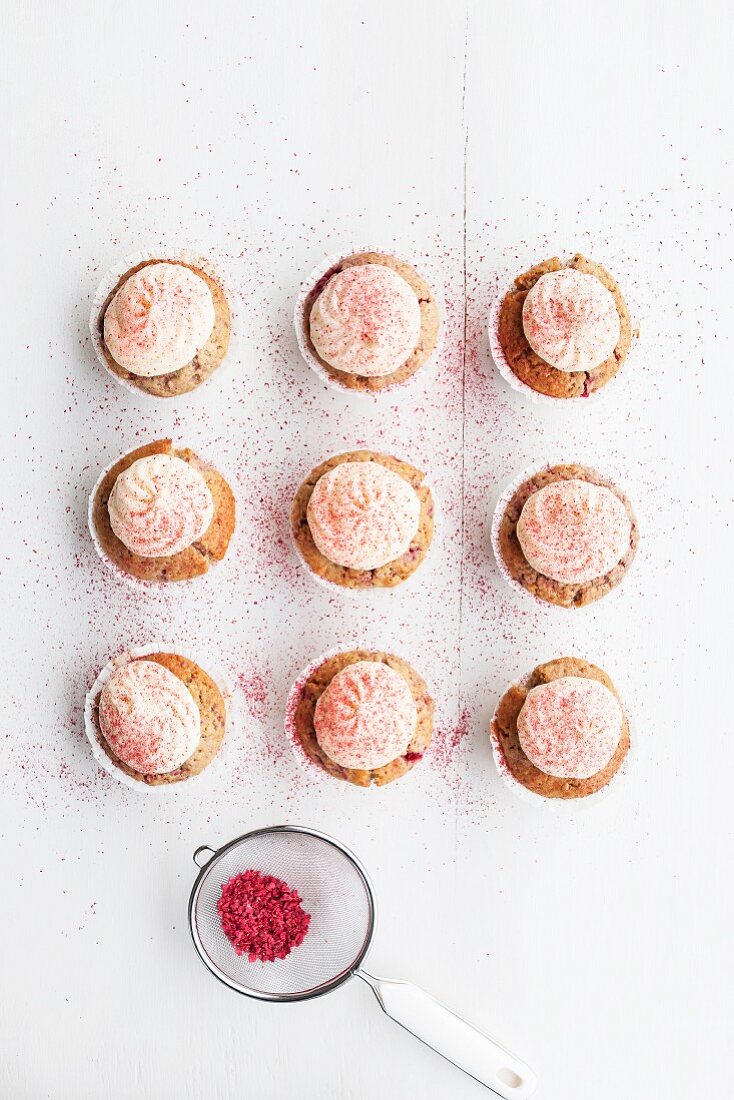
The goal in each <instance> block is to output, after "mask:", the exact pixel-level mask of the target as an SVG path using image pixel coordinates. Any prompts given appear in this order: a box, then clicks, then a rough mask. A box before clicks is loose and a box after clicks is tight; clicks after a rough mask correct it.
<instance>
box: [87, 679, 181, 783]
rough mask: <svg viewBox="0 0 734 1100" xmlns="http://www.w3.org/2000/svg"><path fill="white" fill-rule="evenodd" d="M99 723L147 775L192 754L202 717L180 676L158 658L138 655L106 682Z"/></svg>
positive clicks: (131, 762)
mask: <svg viewBox="0 0 734 1100" xmlns="http://www.w3.org/2000/svg"><path fill="white" fill-rule="evenodd" d="M99 725H100V729H101V730H102V733H103V735H104V737H105V740H106V741H107V743H108V744H109V746H110V748H111V749H112V751H113V752H114V753H115V755H116V756H118V757H119V758H120V760H122V761H123V762H124V763H125V764H127V765H128V766H129V767H130V768H133V769H134V770H135V771H137V772H140V773H141V774H143V775H160V774H162V773H164V772H171V771H174V770H175V769H176V768H178V767H180V766H181V764H183V763H184V761H185V760H188V758H189V756H191V754H192V753H193V751H194V749H195V748H196V746H197V744H198V742H199V736H200V731H201V717H200V714H199V709H198V707H197V705H196V702H195V700H194V697H193V696H192V694H191V692H190V691H189V690H188V688H187V687H186V685H185V684H184V683H183V681H182V680H179V678H178V677H177V676H175V675H174V674H173V673H172V672H170V671H169V670H168V669H167V668H164V667H163V665H160V664H158V662H157V661H145V660H134V661H129V662H128V663H127V664H124V665H122V666H121V667H120V668H117V669H115V671H114V672H113V673H112V675H111V676H110V678H109V680H108V681H107V683H106V684H105V685H104V687H103V688H102V692H101V694H100V698H99Z"/></svg>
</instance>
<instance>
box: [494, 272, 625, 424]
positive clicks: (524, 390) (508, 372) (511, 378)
mask: <svg viewBox="0 0 734 1100" xmlns="http://www.w3.org/2000/svg"><path fill="white" fill-rule="evenodd" d="M514 287H515V280H514V279H512V280H511V281H510V282H509V283H507V284H506V285H505V286H504V287H503V288H502V289H501V290H500V291H499V293H498V294H497V297H496V298H495V300H494V301H493V302H492V305H491V306H490V309H489V315H488V317H487V336H488V338H489V350H490V353H491V355H492V359H493V360H494V364H495V366H496V367H497V370H498V371H499V372H500V374H501V375H502V377H503V378H504V380H505V382H507V384H508V386H511V387H512V389H513V390H516V391H517V392H518V393H521V394H522V395H523V397H527V399H528V400H529V401H533V402H534V403H535V404H536V405H542V404H547V405H555V406H556V407H557V406H559V405H576V404H578V403H579V402H581V401H590V400H592V399H593V398H595V397H598V396H599V395H600V394H602V393H604V392H605V391H606V390H607V389H609V386H610V385H611V384H612V383H613V382H614V381H615V380H616V379H617V378H618V377H619V373H620V372H618V373H617V374H616V375H614V377H613V378H610V379H609V381H608V382H607V383H606V385H604V386H602V387H601V389H598V390H593V391H592V392H591V393H589V394H587V395H586V396H585V397H553V396H552V395H551V394H547V393H538V391H537V390H534V389H533V388H532V386H528V384H527V383H526V382H523V381H522V379H520V378H518V376H517V375H516V374H515V372H514V370H513V369H512V367H511V366H510V364H509V362H508V361H507V358H506V356H505V353H504V351H503V350H502V344H501V343H500V338H499V317H500V308H501V306H502V302H503V301H504V299H505V297H506V295H507V294H509V292H510V291H511V290H513V289H514ZM630 324H631V327H632V333H633V339H632V343H631V345H630V349H629V351H628V353H627V358H626V359H625V361H624V363H623V364H622V367H621V370H625V369H626V368H627V367H628V366H629V361H630V358H631V357H632V353H633V351H634V346H635V335H634V334H635V333H636V331H637V325H636V322H634V321H633V320H632V319H631V318H630Z"/></svg>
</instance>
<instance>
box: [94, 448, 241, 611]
mask: <svg viewBox="0 0 734 1100" xmlns="http://www.w3.org/2000/svg"><path fill="white" fill-rule="evenodd" d="M129 453H130V452H129V451H124V452H123V453H122V454H121V455H118V456H117V458H116V459H114V460H113V461H112V462H110V463H108V465H107V466H105V468H104V469H103V470H102V472H101V474H100V475H99V477H98V478H97V480H96V481H95V483H94V488H93V489H92V491H91V493H90V494H89V501H88V503H87V526H88V528H89V534H90V535H91V537H92V543H93V544H94V549H95V550H96V551H97V557H98V558H99V559H100V561H101V562H102V564H103V565H104V566H105V567H106V568H107V569H108V570H109V571H110V572H111V573H112V574H113V575H114V576H115V577H117V579H118V580H121V581H124V583H125V584H127V585H128V586H129V587H130V588H135V589H137V591H138V592H160V591H162V590H165V589H166V588H173V589H175V588H181V587H182V586H183V585H186V584H195V583H196V582H197V581H201V580H202V578H204V577H208V576H209V574H210V573H212V571H213V570H219V571H220V572H219V576H220V578H221V576H222V572H221V571H222V570H223V569H226V568H228V562H229V561H230V559H231V558H232V557H233V554H232V543H233V542H234V539H235V537H236V534H237V528H236V526H235V530H234V531H233V532H232V538H231V539H230V543H229V546H228V547H227V553H226V554H225V555H224V558H223V559H222V561H212V560H211V559H210V560H209V568H208V569H207V571H206V573H201V574H200V575H199V576H198V577H189V578H188V579H187V580H181V581H149V580H143V579H142V578H141V577H133V576H131V575H130V573H126V572H125V570H124V569H121V568H120V567H119V565H116V564H115V563H114V562H113V561H112V560H111V559H110V558H108V557H107V555H106V554H105V552H104V548H103V547H102V544H101V542H100V541H99V535H98V534H97V529H96V527H95V525H94V502H95V500H96V498H97V493H98V491H99V487H100V485H101V484H102V482H103V481H104V479H105V478H106V477H107V474H108V473H109V472H110V470H111V469H112V467H113V466H115V465H116V464H117V463H118V462H119V461H120V459H121V458H125V456H126V455H128V454H129ZM197 457H198V456H197ZM201 461H202V462H204V464H205V465H206V462H205V460H204V459H201ZM217 469H219V467H217ZM220 472H221V471H220ZM222 476H224V475H222ZM227 483H228V484H229V486H230V488H231V484H232V483H231V481H229V479H227ZM233 491H234V490H233ZM236 509H237V500H236V498H235V517H236ZM235 524H236V519H235Z"/></svg>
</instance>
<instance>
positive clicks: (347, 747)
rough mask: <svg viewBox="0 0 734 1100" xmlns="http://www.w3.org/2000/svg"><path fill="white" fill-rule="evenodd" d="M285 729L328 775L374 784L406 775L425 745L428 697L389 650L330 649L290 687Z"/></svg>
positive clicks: (404, 663)
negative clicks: (333, 650) (332, 652)
mask: <svg viewBox="0 0 734 1100" xmlns="http://www.w3.org/2000/svg"><path fill="white" fill-rule="evenodd" d="M286 734H287V736H288V737H289V739H290V740H291V742H292V744H293V745H294V746H295V747H296V748H297V749H298V751H299V752H301V753H303V754H305V756H306V757H307V758H308V760H310V761H311V762H312V763H313V764H315V765H316V766H317V767H319V768H321V770H322V771H325V772H328V774H329V775H332V776H334V778H336V779H343V780H345V781H346V782H347V783H353V784H354V785H355V786H357V787H369V786H370V785H371V784H372V783H374V784H376V785H377V786H378V787H382V786H384V785H385V784H386V783H392V781H393V780H394V779H399V778H400V776H402V775H405V773H406V772H409V771H410V769H411V768H412V767H413V765H414V764H416V763H417V762H418V761H419V760H420V759H421V758H422V756H423V753H424V752H425V751H426V749H427V748H428V746H429V745H430V743H431V736H432V734H433V700H432V699H431V697H430V695H429V694H428V691H427V689H426V685H425V683H424V682H423V680H422V679H421V677H420V676H419V675H418V673H417V672H416V671H415V669H413V668H411V666H410V665H409V664H408V662H407V661H404V660H402V658H400V657H396V656H394V654H391V653H379V652H374V651H372V650H364V649H354V650H350V651H348V652H346V653H336V654H331V655H327V656H325V657H322V658H321V659H320V660H318V661H317V662H315V663H314V664H313V665H311V666H310V667H309V668H308V669H307V670H306V671H305V673H303V675H302V676H301V677H300V679H299V680H297V681H296V683H295V684H294V685H293V688H292V689H291V693H290V696H289V699H288V708H287V712H286Z"/></svg>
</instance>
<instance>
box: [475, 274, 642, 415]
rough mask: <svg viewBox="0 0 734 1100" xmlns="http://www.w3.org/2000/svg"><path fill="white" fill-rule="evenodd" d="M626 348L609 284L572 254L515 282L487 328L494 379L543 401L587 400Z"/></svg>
mask: <svg viewBox="0 0 734 1100" xmlns="http://www.w3.org/2000/svg"><path fill="white" fill-rule="evenodd" d="M631 341H632V330H631V324H630V317H629V313H628V311H627V306H626V304H625V300H624V298H623V297H622V293H621V291H620V289H619V287H618V286H617V284H616V282H615V280H614V279H613V278H612V276H611V275H610V274H609V272H608V271H607V270H606V268H603V267H602V266H601V265H600V264H596V263H594V262H593V261H592V260H587V259H586V258H585V257H584V256H581V255H579V254H578V253H577V254H576V255H575V256H574V257H573V259H572V260H570V261H569V262H568V263H566V264H563V263H561V261H560V260H559V259H558V258H557V257H554V258H553V259H552V260H546V261H545V262H544V263H542V264H538V265H537V266H536V267H531V268H530V270H529V271H526V272H525V273H524V274H523V275H519V276H518V277H517V278H516V279H515V281H514V283H513V285H512V287H511V288H510V290H509V291H508V292H507V293H506V294H505V295H504V297H502V298H500V299H499V301H498V303H497V306H496V309H495V314H494V315H493V317H492V318H491V320H490V344H491V347H492V353H493V356H494V358H495V361H496V362H497V366H498V367H499V369H500V372H501V373H502V374H503V375H504V376H505V377H506V379H507V380H508V381H509V382H510V384H511V385H514V386H515V387H516V388H519V389H522V390H526V392H527V390H528V389H529V390H530V391H531V392H532V393H534V394H543V395H545V396H547V397H556V398H561V399H564V398H570V397H588V396H589V395H590V394H592V393H595V392H596V391H597V390H600V389H601V388H602V386H605V385H606V384H607V382H608V381H609V379H610V378H612V377H613V376H614V375H615V374H616V373H617V371H618V370H619V369H620V367H621V366H622V364H623V363H624V361H625V359H626V358H627V353H628V352H629V349H630V344H631Z"/></svg>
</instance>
